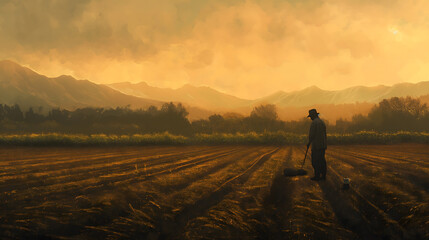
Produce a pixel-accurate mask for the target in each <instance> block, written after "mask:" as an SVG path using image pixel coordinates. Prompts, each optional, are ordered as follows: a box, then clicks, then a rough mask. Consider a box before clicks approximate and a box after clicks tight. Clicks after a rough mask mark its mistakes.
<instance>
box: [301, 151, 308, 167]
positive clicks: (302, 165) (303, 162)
mask: <svg viewBox="0 0 429 240" xmlns="http://www.w3.org/2000/svg"><path fill="white" fill-rule="evenodd" d="M307 153H308V146H307V150H306V151H305V156H304V161H302V164H301V168H303V167H304V164H305V159H306V158H307Z"/></svg>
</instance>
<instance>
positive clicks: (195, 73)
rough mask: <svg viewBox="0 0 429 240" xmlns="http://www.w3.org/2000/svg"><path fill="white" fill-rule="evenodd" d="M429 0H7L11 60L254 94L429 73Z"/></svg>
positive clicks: (3, 9) (6, 47)
mask: <svg viewBox="0 0 429 240" xmlns="http://www.w3.org/2000/svg"><path fill="white" fill-rule="evenodd" d="M428 53H429V1H427V0H376V1H374V0H337V1H334V0H333V1H318V0H288V1H287V0H247V1H245V0H224V1H222V0H156V1H155V0H121V1H117V0H69V1H66V0H31V1H29V0H21V1H20V0H0V59H10V60H13V61H16V62H18V63H20V64H23V65H25V66H28V67H30V68H32V69H34V70H36V71H37V72H39V73H42V74H45V75H47V76H51V77H53V76H58V75H61V74H67V75H72V76H74V77H76V78H78V79H88V80H91V81H93V82H96V83H113V82H122V81H130V82H140V81H145V82H147V83H148V84H150V85H153V86H159V87H172V88H177V87H180V86H182V85H183V84H186V83H190V84H193V85H196V86H202V85H205V86H210V87H213V88H215V89H218V90H221V91H223V92H227V93H230V94H234V95H237V96H240V97H244V98H255V97H260V96H264V95H267V94H270V93H273V92H275V91H279V90H284V91H293V90H299V89H303V88H305V87H308V86H311V85H317V86H319V87H321V88H323V89H342V88H346V87H349V86H355V85H370V86H374V85H378V84H385V85H392V84H395V83H398V82H419V81H428V80H429V54H428Z"/></svg>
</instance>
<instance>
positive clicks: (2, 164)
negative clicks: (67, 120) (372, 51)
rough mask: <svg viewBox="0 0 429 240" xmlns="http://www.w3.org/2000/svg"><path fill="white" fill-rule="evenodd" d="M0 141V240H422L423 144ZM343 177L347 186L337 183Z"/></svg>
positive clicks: (426, 223) (426, 184)
mask: <svg viewBox="0 0 429 240" xmlns="http://www.w3.org/2000/svg"><path fill="white" fill-rule="evenodd" d="M304 153H305V147H298V146H279V147H275V146H185V147H178V146H175V147H167V146H159V147H111V148H107V147H91V148H90V147H86V148H72V147H70V148H47V147H45V148H32V147H10V148H6V147H2V148H0V239H429V201H428V199H429V196H428V191H429V177H428V176H429V175H428V174H429V147H428V145H418V144H399V145H383V146H378V145H377V146H375V145H372V146H367V145H349V146H331V147H329V149H328V150H327V152H326V158H327V163H328V176H327V179H326V181H319V182H314V181H311V180H310V177H311V176H312V174H311V173H312V168H311V164H310V162H311V160H310V159H309V158H307V162H306V164H305V167H304V168H305V169H306V170H307V171H308V173H309V174H308V175H306V176H299V177H285V176H283V175H282V170H283V169H284V168H286V167H298V166H299V162H300V161H302V159H303V158H304ZM344 177H348V178H350V179H351V188H350V189H348V190H343V189H342V181H343V178H344Z"/></svg>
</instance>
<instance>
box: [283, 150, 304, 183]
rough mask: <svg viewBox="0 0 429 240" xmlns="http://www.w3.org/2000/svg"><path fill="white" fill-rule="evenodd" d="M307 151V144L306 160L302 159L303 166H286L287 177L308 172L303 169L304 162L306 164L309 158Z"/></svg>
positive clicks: (284, 172) (285, 173)
mask: <svg viewBox="0 0 429 240" xmlns="http://www.w3.org/2000/svg"><path fill="white" fill-rule="evenodd" d="M307 153H308V146H307V150H306V151H305V156H304V160H303V161H302V163H301V168H299V169H295V168H286V169H285V170H284V171H283V174H284V175H285V176H286V177H294V176H302V175H306V174H307V171H305V170H304V169H303V167H304V164H305V159H306V158H307Z"/></svg>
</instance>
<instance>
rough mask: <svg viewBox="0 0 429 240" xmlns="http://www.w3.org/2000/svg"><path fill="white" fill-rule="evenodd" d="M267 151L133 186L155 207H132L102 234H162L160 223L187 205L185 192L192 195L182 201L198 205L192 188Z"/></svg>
mask: <svg viewBox="0 0 429 240" xmlns="http://www.w3.org/2000/svg"><path fill="white" fill-rule="evenodd" d="M264 149H265V147H255V148H251V149H249V148H242V149H241V151H240V152H236V153H234V154H230V155H227V156H224V157H222V158H218V159H214V160H213V161H210V162H205V163H203V164H199V165H196V166H194V167H193V168H188V169H186V170H183V171H180V174H178V173H172V174H168V175H165V176H164V177H162V178H160V177H157V178H154V179H153V180H151V181H150V182H148V183H138V185H134V184H132V185H131V186H133V188H135V189H138V191H144V192H150V193H152V194H153V196H152V197H151V198H152V199H154V201H156V203H154V202H152V201H149V202H146V203H144V204H143V203H141V202H139V203H136V204H135V205H134V204H133V210H132V211H131V215H130V216H127V217H125V216H124V217H121V218H120V219H116V220H115V221H114V222H113V223H112V224H111V226H109V227H107V228H106V227H105V228H103V229H102V230H100V231H103V232H109V234H113V235H115V234H114V232H116V233H121V232H122V231H123V229H126V227H125V226H128V228H131V229H136V230H135V232H134V233H136V232H137V233H136V234H139V235H136V237H137V236H139V237H141V233H142V232H144V231H143V230H144V229H146V231H153V230H154V229H158V230H159V229H160V228H162V224H161V223H162V222H164V220H165V218H167V219H168V216H171V215H172V214H174V213H177V212H178V211H179V208H180V206H181V205H182V204H184V203H183V201H181V200H179V199H180V196H181V195H183V193H184V192H186V194H187V195H188V196H189V195H192V196H190V197H183V198H186V201H189V200H194V201H195V198H198V197H199V194H198V193H194V194H192V192H191V191H192V190H190V188H193V187H192V186H191V185H194V187H195V185H198V182H203V181H204V179H205V180H215V179H214V178H213V177H212V176H213V175H217V176H222V172H225V171H228V172H230V170H229V168H232V167H234V166H235V165H236V161H237V160H240V159H245V158H248V157H256V156H257V155H258V154H261V153H263V152H265V151H266V150H265V151H264ZM196 183H197V184H196ZM208 185H211V186H213V185H214V184H208V183H206V184H205V186H204V187H207V186H208ZM214 187H215V186H213V188H214ZM194 191H195V190H194ZM197 191H198V189H197ZM191 198H192V199H191ZM155 199H156V200H155ZM143 213H146V214H143ZM143 219H144V221H143ZM170 220H171V219H169V221H170ZM107 229H110V230H111V231H109V230H107ZM121 234H128V235H129V234H132V233H131V232H123V233H121ZM117 236H119V235H116V237H117Z"/></svg>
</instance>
